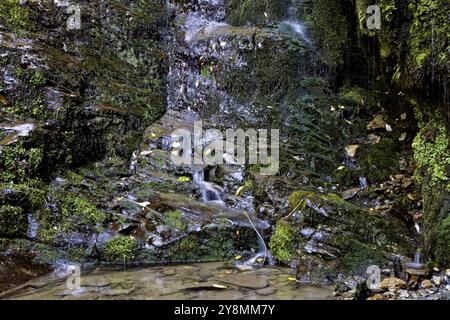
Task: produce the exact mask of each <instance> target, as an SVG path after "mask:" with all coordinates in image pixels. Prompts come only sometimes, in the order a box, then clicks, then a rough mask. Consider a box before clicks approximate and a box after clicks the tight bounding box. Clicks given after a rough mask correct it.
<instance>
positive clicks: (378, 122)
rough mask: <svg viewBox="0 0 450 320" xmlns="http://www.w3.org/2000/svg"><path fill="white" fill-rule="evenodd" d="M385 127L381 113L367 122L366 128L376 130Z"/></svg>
mask: <svg viewBox="0 0 450 320" xmlns="http://www.w3.org/2000/svg"><path fill="white" fill-rule="evenodd" d="M384 128H386V122H384V118H383V116H382V115H381V114H379V115H377V116H376V117H375V118H374V119H373V120H372V121H371V122H369V124H368V125H367V130H376V129H384Z"/></svg>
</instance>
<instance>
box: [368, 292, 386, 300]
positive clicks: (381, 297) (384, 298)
mask: <svg viewBox="0 0 450 320" xmlns="http://www.w3.org/2000/svg"><path fill="white" fill-rule="evenodd" d="M367 300H374V301H381V300H386V296H385V295H383V294H379V293H377V294H375V295H373V296H371V297H369V298H368V299H367Z"/></svg>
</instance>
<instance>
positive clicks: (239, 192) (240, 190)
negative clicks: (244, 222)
mask: <svg viewBox="0 0 450 320" xmlns="http://www.w3.org/2000/svg"><path fill="white" fill-rule="evenodd" d="M244 189H245V186H241V187H239V188H238V189H237V191H236V196H238V197H239V195H240V194H241V193H242V191H244Z"/></svg>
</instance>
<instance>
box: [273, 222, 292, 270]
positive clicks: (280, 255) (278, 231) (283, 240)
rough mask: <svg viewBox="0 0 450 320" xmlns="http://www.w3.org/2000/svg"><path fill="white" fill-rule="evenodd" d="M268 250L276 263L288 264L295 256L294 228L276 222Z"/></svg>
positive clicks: (284, 223) (285, 223)
mask: <svg viewBox="0 0 450 320" xmlns="http://www.w3.org/2000/svg"><path fill="white" fill-rule="evenodd" d="M269 248H270V252H271V253H272V255H273V256H274V257H275V259H277V260H278V261H280V262H282V263H285V264H288V263H289V262H290V261H291V260H292V258H293V257H294V255H295V243H294V228H293V227H292V226H291V225H290V224H289V223H288V222H285V221H278V223H277V225H276V227H275V233H274V234H273V235H272V237H271V238H270V242H269Z"/></svg>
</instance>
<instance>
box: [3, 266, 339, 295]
mask: <svg viewBox="0 0 450 320" xmlns="http://www.w3.org/2000/svg"><path fill="white" fill-rule="evenodd" d="M67 279H68V276H67V274H66V273H59V274H58V273H56V272H55V273H52V274H50V275H47V276H43V277H41V278H38V279H35V280H32V281H30V282H28V283H26V284H23V285H21V286H19V287H16V288H14V289H11V290H8V291H6V292H4V293H3V294H1V295H0V298H3V299H15V300H16V299H18V300H23V299H25V300H28V299H37V300H80V299H81V300H97V299H102V300H103V299H106V300H115V299H118V300H119V299H122V300H123V299H132V300H134V299H138V300H147V299H150V300H152V299H156V300H181V299H182V300H197V299H199V300H202V299H208V300H222V299H223V300H247V299H258V300H261V299H273V300H278V299H279V300H281V299H283V300H286V299H289V300H328V299H333V291H332V289H331V288H320V287H309V286H308V287H306V286H299V285H298V283H297V282H296V281H295V280H294V279H295V275H293V274H292V270H291V269H288V268H282V267H275V266H267V267H264V268H259V269H251V270H238V269H236V268H232V267H230V266H229V265H228V264H226V263H224V262H213V263H201V264H190V265H172V266H159V267H150V268H140V269H126V270H125V269H118V268H96V269H93V270H91V271H88V272H82V275H81V288H80V289H75V290H69V289H68V286H67Z"/></svg>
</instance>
